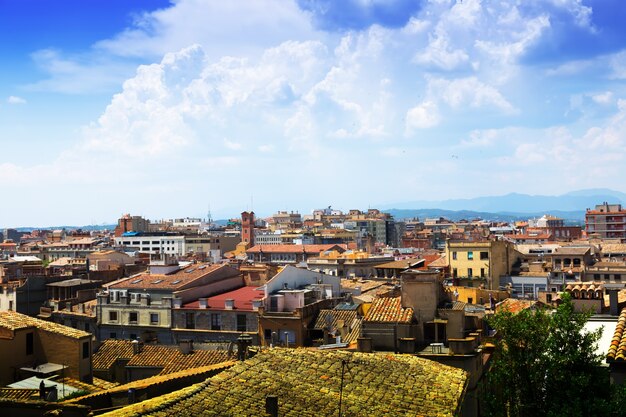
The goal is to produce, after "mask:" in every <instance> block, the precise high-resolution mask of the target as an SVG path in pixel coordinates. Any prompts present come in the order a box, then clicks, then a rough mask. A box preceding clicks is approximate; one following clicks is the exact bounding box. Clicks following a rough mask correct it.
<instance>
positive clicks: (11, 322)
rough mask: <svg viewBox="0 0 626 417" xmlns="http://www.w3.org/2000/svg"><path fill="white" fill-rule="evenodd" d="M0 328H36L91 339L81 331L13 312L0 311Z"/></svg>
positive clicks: (75, 337) (12, 329) (89, 335)
mask: <svg viewBox="0 0 626 417" xmlns="http://www.w3.org/2000/svg"><path fill="white" fill-rule="evenodd" d="M0 327H3V328H5V329H8V330H11V331H15V330H20V329H27V328H29V327H36V328H37V329H39V330H43V331H46V332H50V333H56V334H60V335H63V336H67V337H71V338H74V339H81V338H83V337H91V334H89V333H87V332H84V331H82V330H77V329H74V328H72V327H68V326H63V325H62V324H57V323H53V322H50V321H45V320H40V319H36V318H34V317H30V316H27V315H25V314H20V313H17V312H15V311H0Z"/></svg>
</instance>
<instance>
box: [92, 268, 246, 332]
mask: <svg viewBox="0 0 626 417" xmlns="http://www.w3.org/2000/svg"><path fill="white" fill-rule="evenodd" d="M242 285H243V278H242V276H241V274H240V273H239V271H237V270H236V269H234V268H231V267H230V266H228V265H219V264H216V265H210V264H191V265H189V266H186V267H180V266H179V265H178V263H176V262H173V261H172V260H171V258H170V259H168V258H166V259H165V260H162V261H153V263H152V264H151V265H150V270H149V272H146V273H142V274H137V275H134V276H132V277H130V278H124V279H122V280H119V281H117V282H114V283H112V284H109V285H108V288H107V290H105V291H103V292H101V293H100V294H98V296H97V299H98V306H97V312H98V325H99V326H100V335H101V337H102V338H111V339H116V338H119V339H137V338H140V339H142V340H144V341H155V340H156V341H158V342H160V343H165V344H167V343H173V335H172V331H171V329H172V308H174V307H180V306H182V305H184V304H185V303H189V302H191V301H194V300H197V299H198V298H200V297H207V296H211V295H213V294H217V293H220V292H225V291H229V290H232V289H235V288H238V287H241V286H242Z"/></svg>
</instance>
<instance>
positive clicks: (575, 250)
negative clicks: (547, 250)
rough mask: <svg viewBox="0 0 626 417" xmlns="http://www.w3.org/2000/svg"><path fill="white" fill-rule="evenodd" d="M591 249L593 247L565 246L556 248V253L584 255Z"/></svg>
mask: <svg viewBox="0 0 626 417" xmlns="http://www.w3.org/2000/svg"><path fill="white" fill-rule="evenodd" d="M590 250H591V247H589V246H586V247H582V248H581V247H578V246H563V247H560V248H556V249H555V250H554V255H584V254H586V253H587V252H589V251H590Z"/></svg>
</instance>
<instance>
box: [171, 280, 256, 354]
mask: <svg viewBox="0 0 626 417" xmlns="http://www.w3.org/2000/svg"><path fill="white" fill-rule="evenodd" d="M264 297H265V291H264V290H263V288H260V287H241V288H237V289H235V290H232V291H227V292H225V293H222V294H218V295H213V296H210V297H202V298H199V299H197V300H194V301H191V302H189V303H185V304H182V305H181V306H180V307H178V306H175V308H174V310H173V311H172V315H173V317H172V332H173V334H174V339H175V341H181V340H193V341H196V342H200V341H210V342H224V341H228V342H232V341H235V340H236V339H237V338H238V337H239V336H240V335H241V334H242V333H248V334H249V335H250V336H251V337H252V338H253V340H252V344H254V345H258V344H259V338H258V325H259V316H258V311H259V307H260V306H261V304H262V300H263V298H264Z"/></svg>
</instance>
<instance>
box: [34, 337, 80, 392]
mask: <svg viewBox="0 0 626 417" xmlns="http://www.w3.org/2000/svg"><path fill="white" fill-rule="evenodd" d="M38 335H39V338H40V340H41V345H42V346H43V349H44V351H45V356H46V360H47V362H51V363H58V364H60V365H65V366H67V367H68V368H67V369H65V371H64V375H65V376H68V377H70V378H74V379H77V380H79V381H85V382H91V380H92V373H91V352H92V349H91V336H86V337H84V338H81V339H74V338H70V337H65V336H62V335H59V334H56V333H51V332H46V331H43V330H40V331H39V332H38ZM83 343H88V344H89V349H88V351H89V355H88V356H87V358H86V359H83V358H82V353H83Z"/></svg>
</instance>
